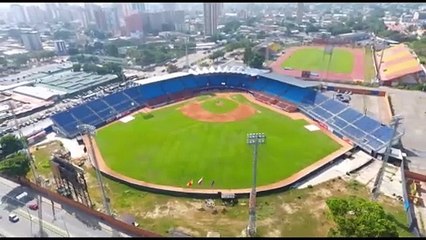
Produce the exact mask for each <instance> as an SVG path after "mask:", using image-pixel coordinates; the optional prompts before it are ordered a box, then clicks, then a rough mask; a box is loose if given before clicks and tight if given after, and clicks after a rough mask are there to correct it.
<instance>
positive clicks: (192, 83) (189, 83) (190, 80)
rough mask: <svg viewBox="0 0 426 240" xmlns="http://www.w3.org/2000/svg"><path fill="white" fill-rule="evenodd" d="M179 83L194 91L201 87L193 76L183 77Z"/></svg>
mask: <svg viewBox="0 0 426 240" xmlns="http://www.w3.org/2000/svg"><path fill="white" fill-rule="evenodd" d="M180 81H181V82H182V83H183V85H184V86H185V88H186V89H196V88H199V87H200V86H201V85H200V83H199V82H197V81H196V80H195V77H194V76H185V77H183V78H182V79H181V80H180Z"/></svg>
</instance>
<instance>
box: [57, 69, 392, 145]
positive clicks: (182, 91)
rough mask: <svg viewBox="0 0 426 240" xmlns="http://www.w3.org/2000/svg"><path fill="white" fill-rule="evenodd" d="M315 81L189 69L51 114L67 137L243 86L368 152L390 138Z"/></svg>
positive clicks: (255, 72) (383, 128) (385, 129)
mask: <svg viewBox="0 0 426 240" xmlns="http://www.w3.org/2000/svg"><path fill="white" fill-rule="evenodd" d="M318 86H319V84H318V83H310V82H306V81H303V80H299V79H296V78H293V77H289V76H282V75H278V74H274V73H267V72H263V71H260V70H256V69H250V68H236V67H225V68H220V67H219V68H217V69H216V68H213V67H212V68H210V69H208V68H203V69H191V70H189V71H188V72H185V73H176V74H174V75H171V76H170V75H167V76H164V77H162V78H156V79H148V80H147V81H144V82H143V84H141V85H139V86H136V87H132V88H128V89H126V90H123V91H121V92H116V93H113V94H111V95H108V96H105V97H102V98H100V99H96V100H93V101H90V102H86V103H84V104H82V105H79V106H76V107H74V108H71V109H69V110H67V111H64V112H60V113H57V114H55V115H53V116H52V117H51V119H52V121H53V122H54V124H55V126H54V129H55V131H57V132H59V133H61V134H62V135H64V136H66V137H69V138H72V137H75V136H77V135H78V134H79V131H78V128H77V126H78V125H80V124H83V123H85V124H91V125H94V126H96V127H101V126H103V125H105V124H106V123H109V122H112V121H115V120H117V119H119V118H121V117H122V116H124V115H127V114H129V113H130V112H133V111H136V110H138V109H140V108H143V107H151V108H155V107H157V106H161V105H165V104H168V103H172V102H177V101H181V100H183V99H187V98H190V97H194V96H196V95H197V94H199V93H200V92H204V91H211V90H231V91H246V92H249V93H251V94H253V95H254V96H255V97H256V96H257V95H259V94H261V95H262V96H266V97H268V98H271V99H274V100H276V102H277V101H278V103H277V105H275V106H276V107H279V104H280V103H286V104H287V105H288V106H295V107H296V110H297V109H299V110H300V111H301V112H303V113H304V114H306V115H308V116H310V117H311V118H313V119H314V120H316V121H318V122H319V124H320V125H321V126H323V127H326V128H327V129H328V130H329V131H331V132H333V133H335V134H336V135H337V136H339V137H341V138H345V139H346V140H348V141H350V142H352V143H353V144H354V145H356V146H359V147H361V148H363V149H364V150H366V151H368V152H370V153H373V152H378V151H380V150H382V149H383V148H384V147H385V146H386V145H387V144H388V143H389V141H391V140H392V136H393V129H392V128H390V127H388V126H386V125H383V124H381V123H380V122H378V121H377V120H375V119H373V118H370V117H368V116H365V115H364V114H362V113H359V112H357V111H356V110H354V109H352V108H351V107H350V106H348V105H346V104H344V103H342V102H340V101H338V100H335V99H333V98H329V97H327V96H326V95H324V94H322V93H321V92H319V91H317V90H316V88H317V87H318ZM398 137H400V134H399V135H398Z"/></svg>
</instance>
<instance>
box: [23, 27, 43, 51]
mask: <svg viewBox="0 0 426 240" xmlns="http://www.w3.org/2000/svg"><path fill="white" fill-rule="evenodd" d="M21 38H22V42H23V43H24V46H25V49H27V50H28V51H39V50H43V46H42V45H41V38H40V34H39V33H38V32H37V31H26V32H22V33H21Z"/></svg>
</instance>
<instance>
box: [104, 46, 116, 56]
mask: <svg viewBox="0 0 426 240" xmlns="http://www.w3.org/2000/svg"><path fill="white" fill-rule="evenodd" d="M105 54H106V55H109V56H112V57H118V48H117V46H115V45H114V44H108V45H106V46H105Z"/></svg>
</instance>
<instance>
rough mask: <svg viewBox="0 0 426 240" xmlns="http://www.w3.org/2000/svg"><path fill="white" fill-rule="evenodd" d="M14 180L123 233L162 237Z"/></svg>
mask: <svg viewBox="0 0 426 240" xmlns="http://www.w3.org/2000/svg"><path fill="white" fill-rule="evenodd" d="M10 180H12V181H15V182H19V183H20V184H22V185H24V186H26V187H29V188H31V189H32V190H34V191H36V192H38V193H39V194H41V195H43V196H45V197H47V198H49V199H51V200H53V201H55V202H58V203H60V204H64V205H68V206H71V207H73V208H75V209H77V210H79V211H82V212H84V213H86V214H89V215H90V216H93V217H95V218H97V219H98V220H101V221H103V222H105V223H107V224H108V225H110V226H111V227H113V228H114V229H116V230H118V231H121V232H123V233H126V234H128V235H130V236H133V237H161V235H159V234H156V233H153V232H149V231H146V230H142V229H140V228H137V227H135V226H133V225H130V224H127V223H124V222H122V221H120V220H117V219H115V218H113V217H112V216H109V215H106V214H104V213H101V212H98V211H95V210H94V209H91V208H89V207H87V206H85V205H83V204H81V203H78V202H75V201H73V200H71V199H68V198H66V197H64V196H62V195H60V194H57V193H55V192H52V191H50V190H48V189H45V188H43V187H40V186H38V185H36V184H34V183H32V182H30V181H28V180H27V179H25V178H21V179H20V180H19V181H16V179H10Z"/></svg>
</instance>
